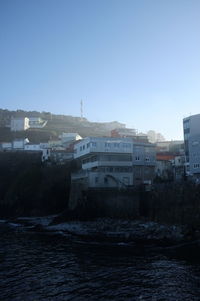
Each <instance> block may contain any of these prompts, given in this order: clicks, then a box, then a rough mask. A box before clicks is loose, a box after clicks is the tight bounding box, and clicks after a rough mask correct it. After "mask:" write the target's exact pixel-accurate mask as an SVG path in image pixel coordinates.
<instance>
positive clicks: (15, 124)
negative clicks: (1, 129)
mask: <svg viewBox="0 0 200 301" xmlns="http://www.w3.org/2000/svg"><path fill="white" fill-rule="evenodd" d="M27 129H29V118H27V117H24V118H11V122H10V130H11V131H12V132H17V131H26V130H27Z"/></svg>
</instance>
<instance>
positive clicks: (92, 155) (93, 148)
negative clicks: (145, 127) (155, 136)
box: [72, 137, 155, 188]
mask: <svg viewBox="0 0 200 301" xmlns="http://www.w3.org/2000/svg"><path fill="white" fill-rule="evenodd" d="M137 147H138V149H136V148H137ZM147 148H149V149H148V150H147ZM153 149H154V151H152V150H153ZM74 151H75V153H74V158H75V159H80V160H81V162H82V169H81V170H80V171H79V172H77V173H75V174H73V175H72V181H82V182H83V183H84V184H85V185H86V187H91V188H92V187H127V186H132V185H133V184H136V183H135V175H136V174H137V172H136V171H135V170H137V169H138V170H141V167H142V170H143V171H142V172H141V173H140V175H139V176H138V177H139V179H140V183H141V182H142V181H144V180H148V179H149V178H148V175H147V177H145V175H144V173H145V172H144V166H147V169H148V166H153V168H154V167H155V147H153V146H152V145H151V144H149V143H137V142H134V141H133V139H131V138H97V137H88V138H85V139H83V140H81V141H80V142H79V143H77V144H75V146H74ZM149 180H150V179H149Z"/></svg>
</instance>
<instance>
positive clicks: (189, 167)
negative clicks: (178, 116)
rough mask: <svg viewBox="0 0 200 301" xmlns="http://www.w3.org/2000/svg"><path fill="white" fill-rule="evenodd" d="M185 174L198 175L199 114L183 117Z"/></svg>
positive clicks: (199, 168) (199, 175)
mask: <svg viewBox="0 0 200 301" xmlns="http://www.w3.org/2000/svg"><path fill="white" fill-rule="evenodd" d="M183 131H184V145H185V159H186V174H187V175H191V176H194V177H195V178H199V177H200V114H197V115H192V116H189V117H187V118H184V119H183Z"/></svg>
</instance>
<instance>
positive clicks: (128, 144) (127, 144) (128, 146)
mask: <svg viewBox="0 0 200 301" xmlns="http://www.w3.org/2000/svg"><path fill="white" fill-rule="evenodd" d="M122 146H123V148H131V144H130V143H123V144H122Z"/></svg>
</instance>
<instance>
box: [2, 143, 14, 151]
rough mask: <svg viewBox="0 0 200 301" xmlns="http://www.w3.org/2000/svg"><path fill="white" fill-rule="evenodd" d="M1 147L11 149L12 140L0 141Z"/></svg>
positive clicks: (4, 149)
mask: <svg viewBox="0 0 200 301" xmlns="http://www.w3.org/2000/svg"><path fill="white" fill-rule="evenodd" d="M1 149H2V150H3V151H6V150H11V149H12V142H1Z"/></svg>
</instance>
